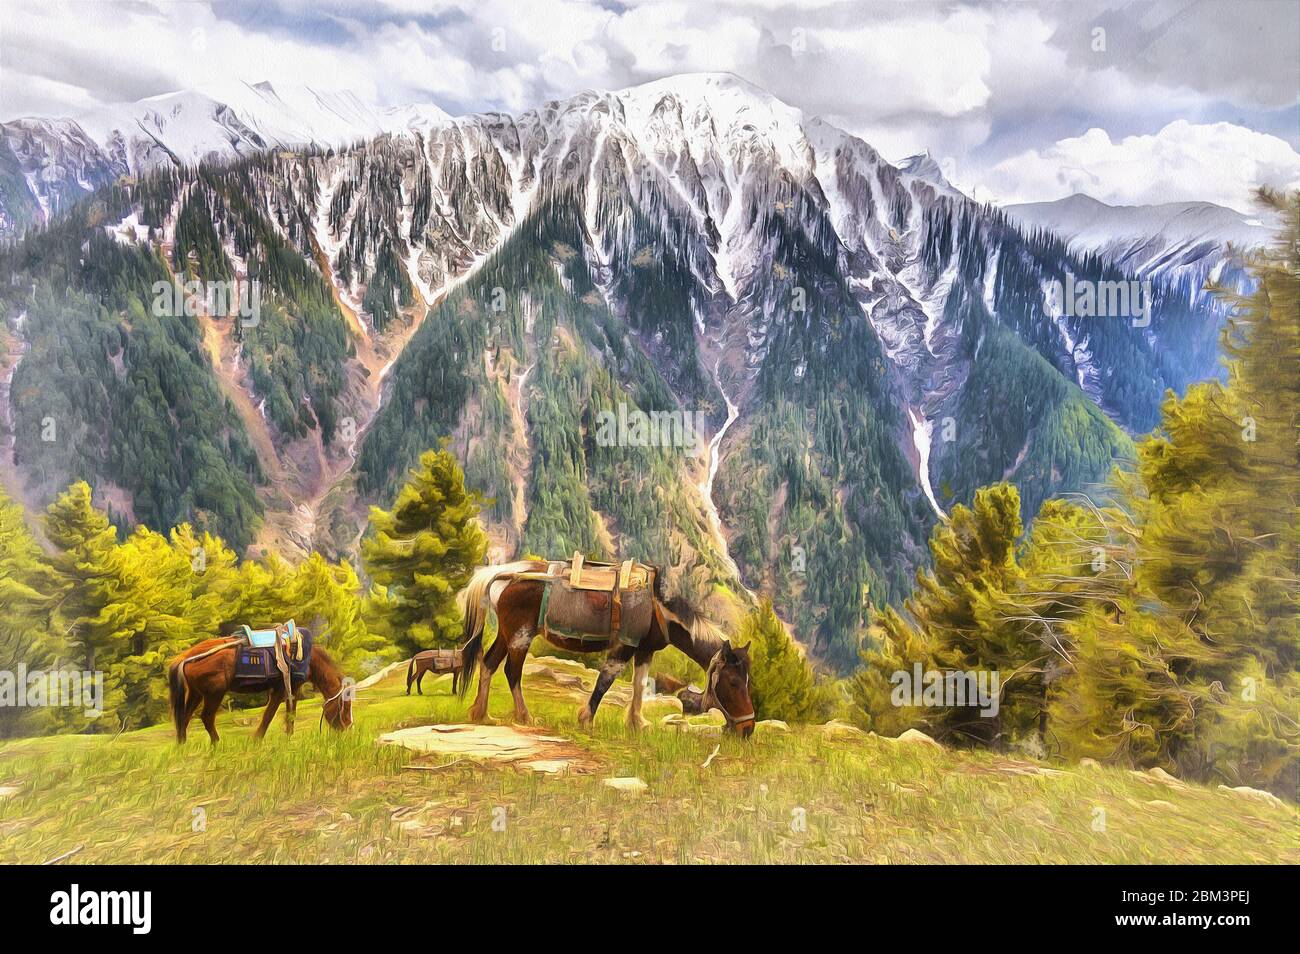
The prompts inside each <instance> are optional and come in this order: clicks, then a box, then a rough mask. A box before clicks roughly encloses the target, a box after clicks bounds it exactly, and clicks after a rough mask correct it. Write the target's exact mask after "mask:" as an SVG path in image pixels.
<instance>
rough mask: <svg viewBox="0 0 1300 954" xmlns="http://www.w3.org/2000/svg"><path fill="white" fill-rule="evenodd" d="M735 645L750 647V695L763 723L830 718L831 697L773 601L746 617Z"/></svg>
mask: <svg viewBox="0 0 1300 954" xmlns="http://www.w3.org/2000/svg"><path fill="white" fill-rule="evenodd" d="M736 642H737V643H738V644H740V645H748V646H749V660H750V686H749V691H750V696H751V698H752V699H753V702H754V710H755V712H756V713H757V714H758V717H759V718H760V719H781V720H783V721H785V722H815V721H817V720H818V719H821V718H824V717H825V716H826V715H827V714H828V712H829V709H830V704H831V699H830V696H829V693H828V692H827V691H826V689H825V688H824V687H822V686H821V685H819V684H818V683H817V681H816V677H815V675H814V673H813V669H812V666H811V665H810V664H809V662H808V660H807V659H805V658H804V657H803V656H802V654H801V653H800V652H799V647H798V646H796V645H795V642H794V640H792V639H791V638H790V634H789V633H787V632H786V629H785V626H784V624H782V622H781V620H780V619H779V618H777V615H776V612H775V611H774V610H773V609H772V601H771V600H767V599H765V600H763V602H762V604H760V605H759V606H758V607H756V608H755V609H754V610H752V611H751V612H750V613H749V615H748V616H746V617H745V622H744V625H743V626H742V627H741V630H740V633H739V634H738V635H737V638H736Z"/></svg>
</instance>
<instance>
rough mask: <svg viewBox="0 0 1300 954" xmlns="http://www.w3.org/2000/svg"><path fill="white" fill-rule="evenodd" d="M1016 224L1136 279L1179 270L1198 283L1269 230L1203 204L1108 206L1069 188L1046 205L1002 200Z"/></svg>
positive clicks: (1229, 211)
mask: <svg viewBox="0 0 1300 954" xmlns="http://www.w3.org/2000/svg"><path fill="white" fill-rule="evenodd" d="M1004 211H1005V212H1006V214H1007V217H1008V218H1009V219H1010V220H1011V221H1012V222H1013V223H1015V224H1016V225H1018V226H1020V228H1022V229H1026V230H1031V229H1045V230H1048V231H1051V232H1055V233H1056V234H1057V235H1059V236H1060V237H1061V238H1062V239H1064V240H1065V241H1066V243H1067V244H1068V245H1069V246H1070V248H1071V249H1072V250H1074V251H1076V252H1092V253H1095V254H1098V255H1100V256H1101V257H1102V258H1104V259H1106V260H1107V261H1110V262H1112V263H1114V264H1116V265H1119V266H1121V267H1123V268H1126V269H1128V270H1130V271H1132V272H1134V273H1136V274H1140V275H1144V276H1156V275H1184V276H1186V277H1187V278H1188V279H1189V280H1190V281H1191V283H1192V285H1193V286H1194V287H1197V288H1199V287H1200V285H1202V284H1203V283H1204V280H1205V279H1206V278H1207V277H1210V276H1212V275H1217V274H1218V273H1219V272H1220V271H1221V269H1222V267H1223V265H1224V264H1225V262H1227V261H1229V260H1230V259H1231V258H1232V256H1230V255H1229V253H1228V248H1229V246H1232V247H1234V248H1236V249H1237V250H1242V251H1244V250H1249V249H1253V248H1258V247H1259V246H1261V245H1266V244H1268V243H1269V242H1270V241H1271V239H1272V235H1273V230H1272V229H1271V228H1270V227H1269V226H1268V225H1266V224H1265V223H1263V222H1261V221H1260V220H1258V219H1252V218H1248V217H1247V216H1244V215H1242V214H1241V213H1240V212H1237V211H1235V210H1233V209H1228V208H1224V207H1223V206H1221V205H1215V204H1213V203H1211V202H1166V203H1162V204H1159V205H1108V204H1106V203H1105V202H1101V201H1098V200H1097V199H1094V198H1093V197H1092V196H1089V195H1084V194H1083V193H1075V194H1074V195H1071V196H1068V197H1066V198H1064V199H1057V200H1056V201H1053V202H1031V203H1026V204H1023V205H1009V206H1006V207H1005V209H1004Z"/></svg>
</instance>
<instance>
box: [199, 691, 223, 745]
mask: <svg viewBox="0 0 1300 954" xmlns="http://www.w3.org/2000/svg"><path fill="white" fill-rule="evenodd" d="M225 695H226V694H225V693H224V692H222V693H217V694H216V695H211V696H206V697H205V698H204V700H203V714H202V715H201V716H199V718H201V719H202V720H203V728H205V729H207V730H208V736H209V738H211V739H212V744H213V745H216V744H217V743H218V742H220V741H221V736H219V735H217V713H218V712H219V711H221V700H222V699H223V698H225Z"/></svg>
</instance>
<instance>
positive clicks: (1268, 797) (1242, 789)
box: [1219, 785, 1286, 808]
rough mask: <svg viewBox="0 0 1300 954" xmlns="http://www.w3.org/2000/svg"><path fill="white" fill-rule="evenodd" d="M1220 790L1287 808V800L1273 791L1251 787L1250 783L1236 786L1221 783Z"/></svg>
mask: <svg viewBox="0 0 1300 954" xmlns="http://www.w3.org/2000/svg"><path fill="white" fill-rule="evenodd" d="M1219 791H1221V792H1227V793H1228V794H1229V795H1240V796H1242V797H1243V798H1249V799H1253V800H1254V801H1257V802H1263V803H1264V804H1265V805H1272V806H1274V807H1275V808H1286V802H1284V801H1282V799H1280V798H1278V797H1277V796H1276V795H1274V794H1273V793H1272V792H1265V791H1263V790H1262V789H1258V788H1251V787H1250V786H1249V785H1238V786H1236V787H1235V788H1233V787H1230V786H1228V785H1220V786H1219Z"/></svg>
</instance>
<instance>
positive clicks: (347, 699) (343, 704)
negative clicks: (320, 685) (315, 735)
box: [317, 685, 356, 729]
mask: <svg viewBox="0 0 1300 954" xmlns="http://www.w3.org/2000/svg"><path fill="white" fill-rule="evenodd" d="M355 689H356V687H355V686H351V685H344V686H343V688H342V689H340V690H339V691H338V692H336V693H334V695H332V696H330V697H329V698H328V699H326V700H324V701H323V702H322V703H321V704H320V725H319V726H318V727H317V728H318V729H324V728H325V707H326V706H328V705H329V704H330V703H331V702H333V701H334V700H335V699H338V698H339V697H340V696H343V697H344V698H343V699H342V700H340V702H339V723H340V724H341V725H342V727H343V728H344V729H350V728H352V722H353V717H352V700H353V699H355V698H356V692H355ZM349 690H352V694H351V695H349V694H348V692H349ZM345 708H346V711H347V721H346V722H344V721H343V714H344V710H345Z"/></svg>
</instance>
